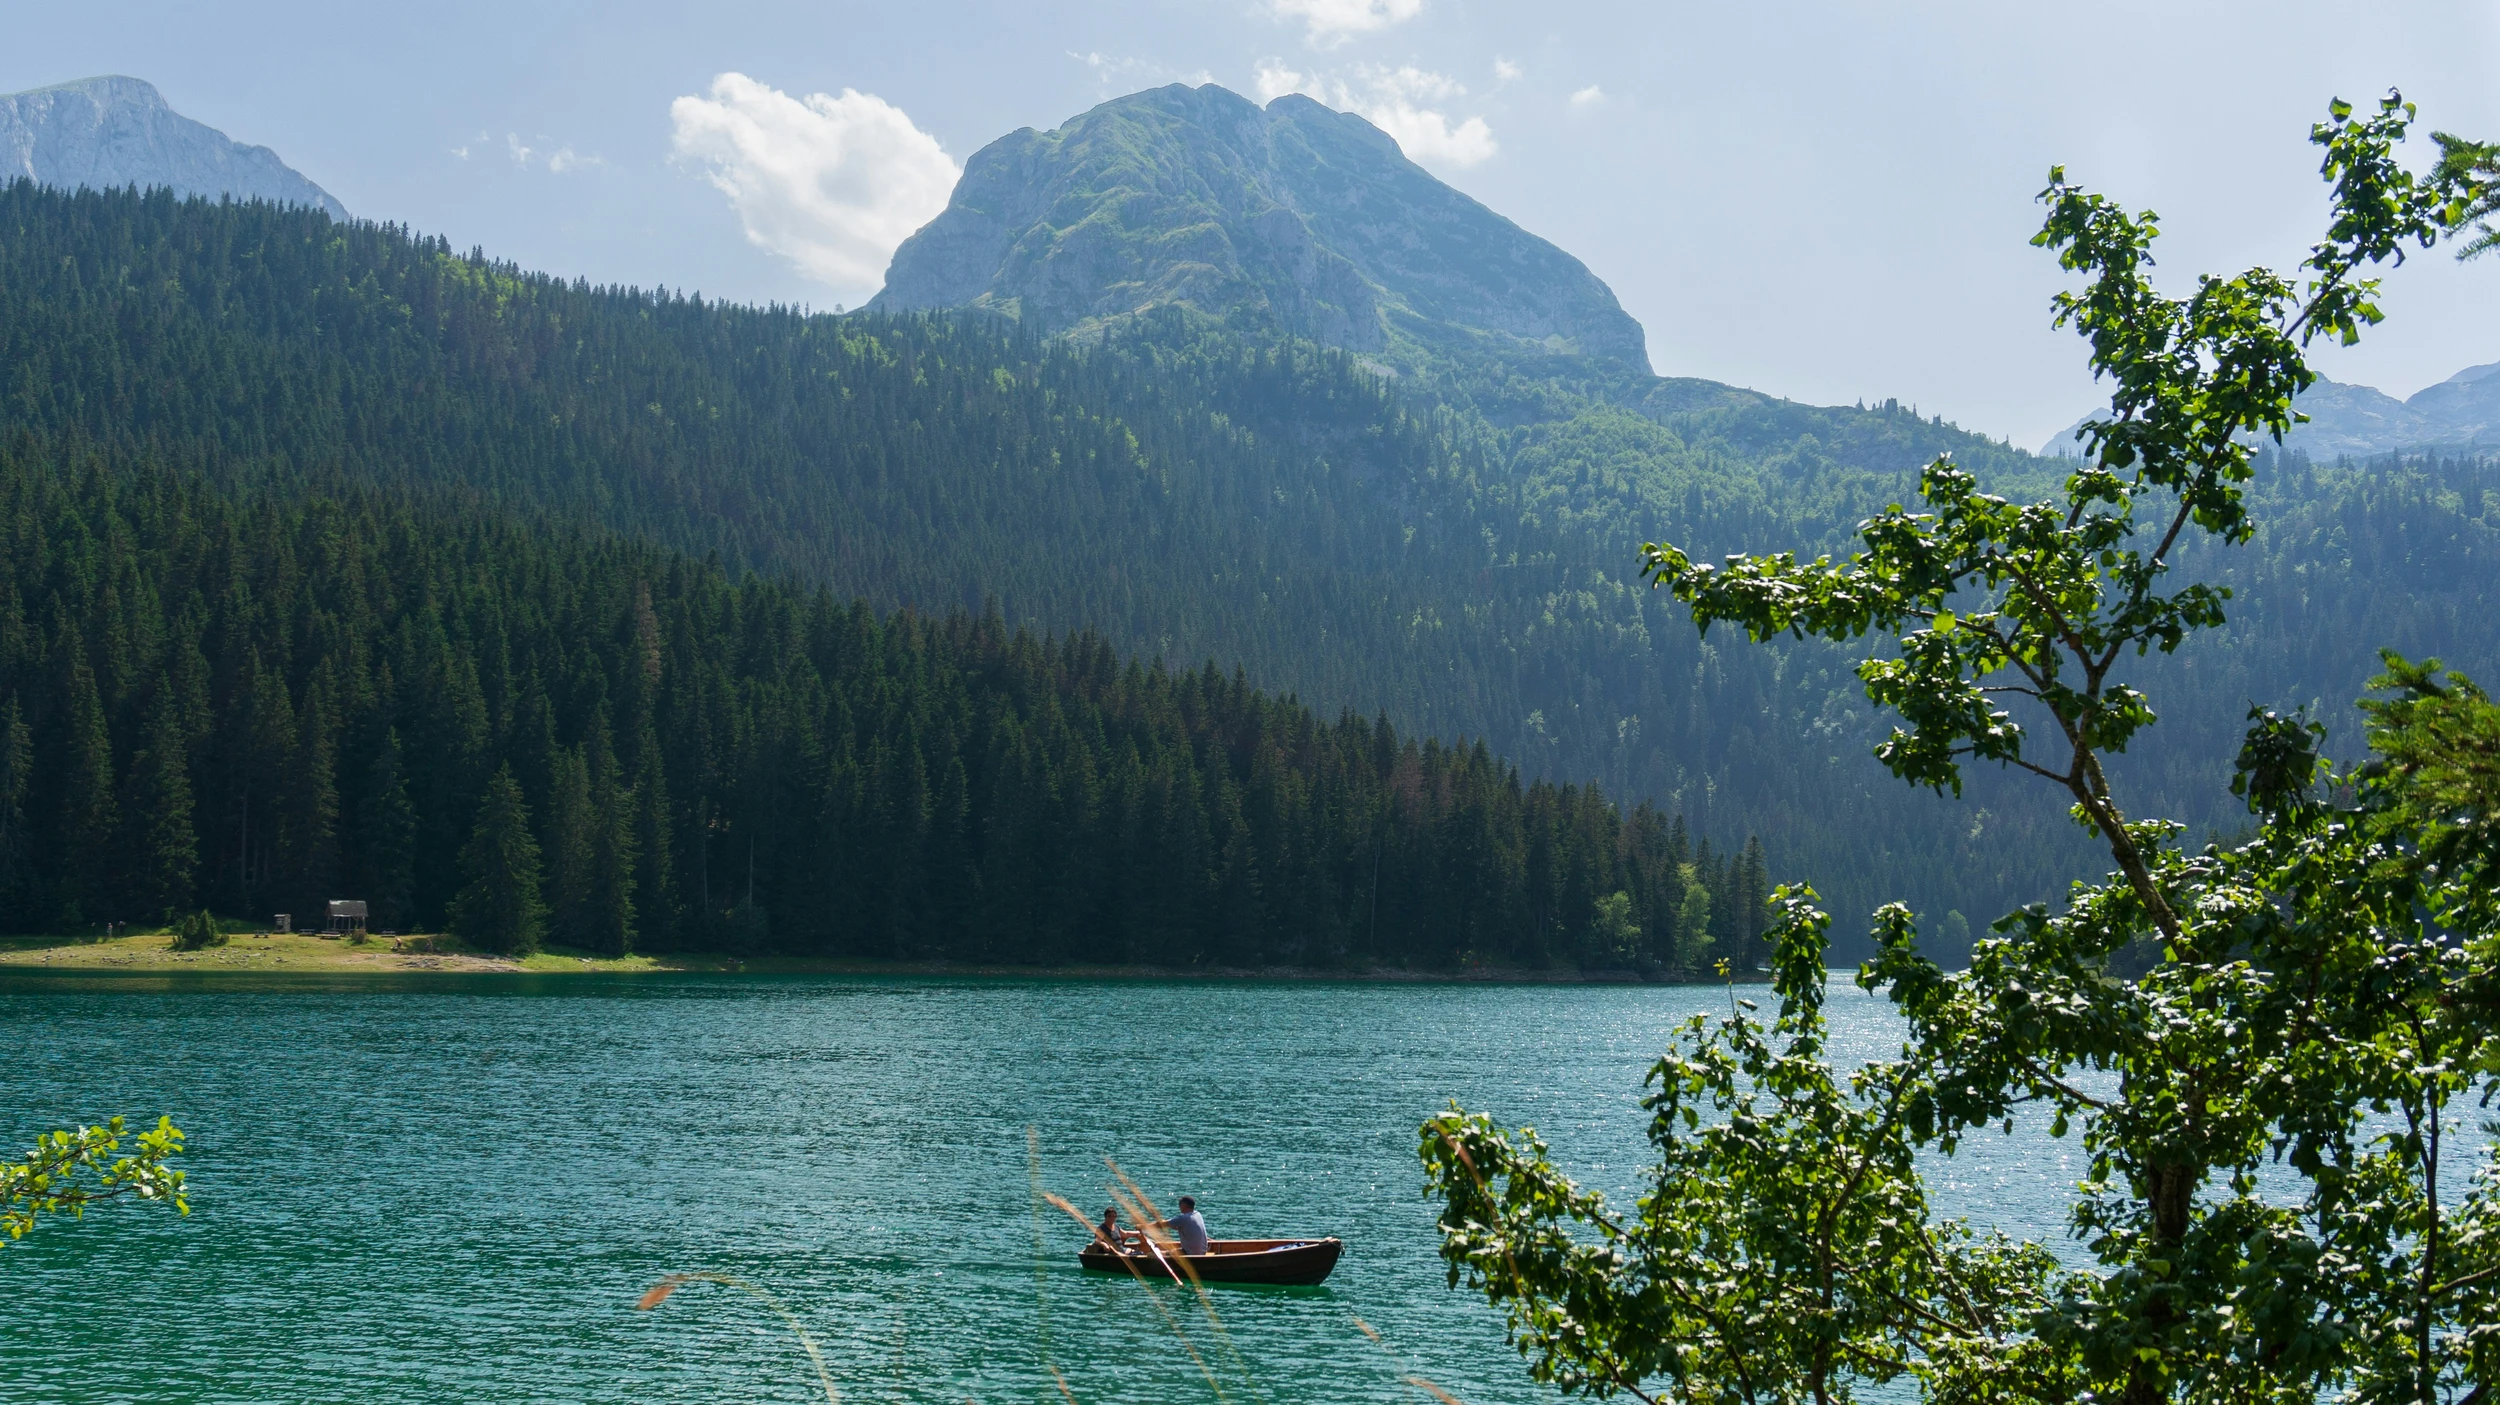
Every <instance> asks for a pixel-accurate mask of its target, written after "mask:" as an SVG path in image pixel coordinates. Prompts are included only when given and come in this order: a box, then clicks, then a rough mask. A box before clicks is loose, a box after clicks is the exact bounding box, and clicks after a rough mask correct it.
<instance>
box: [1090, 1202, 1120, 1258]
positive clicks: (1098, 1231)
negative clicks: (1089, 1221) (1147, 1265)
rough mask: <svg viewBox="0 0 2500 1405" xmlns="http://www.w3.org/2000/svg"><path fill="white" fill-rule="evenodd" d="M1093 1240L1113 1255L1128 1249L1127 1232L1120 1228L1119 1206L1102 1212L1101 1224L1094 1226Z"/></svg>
mask: <svg viewBox="0 0 2500 1405" xmlns="http://www.w3.org/2000/svg"><path fill="white" fill-rule="evenodd" d="M1094 1238H1095V1239H1097V1240H1099V1241H1101V1243H1102V1246H1103V1247H1104V1248H1106V1249H1109V1250H1110V1251H1111V1252H1113V1253H1115V1254H1117V1253H1121V1252H1123V1251H1125V1250H1126V1249H1127V1248H1128V1231H1127V1230H1124V1229H1122V1228H1120V1207H1119V1206H1117V1205H1114V1206H1112V1207H1111V1208H1109V1209H1107V1210H1105V1211H1103V1212H1102V1223H1101V1224H1098V1225H1096V1226H1094Z"/></svg>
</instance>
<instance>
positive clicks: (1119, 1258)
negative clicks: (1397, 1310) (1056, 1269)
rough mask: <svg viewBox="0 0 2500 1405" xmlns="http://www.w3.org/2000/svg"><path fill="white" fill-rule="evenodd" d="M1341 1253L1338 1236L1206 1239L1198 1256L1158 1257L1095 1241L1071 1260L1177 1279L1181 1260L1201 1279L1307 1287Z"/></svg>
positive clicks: (1103, 1269) (1341, 1242)
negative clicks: (1204, 1249)
mask: <svg viewBox="0 0 2500 1405" xmlns="http://www.w3.org/2000/svg"><path fill="white" fill-rule="evenodd" d="M1344 1252H1345V1241H1344V1240H1342V1239H1211V1240H1209V1241H1207V1252H1205V1253H1203V1254H1172V1253H1166V1254H1165V1255H1163V1256H1162V1257H1161V1258H1157V1257H1156V1256H1155V1255H1154V1254H1152V1253H1150V1252H1147V1251H1144V1250H1139V1251H1137V1252H1134V1253H1127V1254H1118V1253H1113V1252H1112V1251H1111V1249H1110V1247H1109V1246H1107V1245H1105V1244H1104V1243H1103V1242H1102V1241H1101V1240H1099V1239H1097V1240H1095V1241H1094V1242H1093V1243H1091V1244H1088V1245H1086V1246H1085V1248H1084V1250H1083V1251H1082V1252H1080V1253H1079V1254H1078V1255H1077V1256H1076V1258H1077V1262H1079V1263H1081V1264H1083V1265H1085V1267H1086V1268H1088V1269H1091V1270H1092V1271H1094V1272H1095V1273H1135V1274H1137V1275H1139V1276H1140V1277H1145V1278H1178V1277H1180V1276H1181V1270H1180V1269H1179V1268H1178V1267H1177V1265H1179V1264H1181V1263H1184V1262H1185V1263H1187V1264H1188V1266H1189V1269H1190V1271H1192V1272H1195V1273H1196V1274H1197V1275H1198V1279H1199V1281H1200V1282H1204V1283H1272V1284H1280V1285H1290V1286H1297V1287H1307V1286H1308V1285H1310V1284H1313V1283H1317V1282H1319V1281H1320V1280H1321V1279H1323V1278H1326V1277H1327V1276H1328V1271H1329V1270H1330V1269H1333V1268H1335V1267H1336V1266H1337V1256H1338V1255H1339V1254H1342V1253H1344Z"/></svg>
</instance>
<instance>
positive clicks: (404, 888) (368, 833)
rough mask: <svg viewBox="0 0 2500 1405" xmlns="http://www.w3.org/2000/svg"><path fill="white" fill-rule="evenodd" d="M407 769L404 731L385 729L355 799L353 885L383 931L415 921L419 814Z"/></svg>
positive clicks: (399, 927) (392, 728)
mask: <svg viewBox="0 0 2500 1405" xmlns="http://www.w3.org/2000/svg"><path fill="white" fill-rule="evenodd" d="M405 766H406V761H405V759H404V755H403V751H402V748H401V746H400V742H399V729H398V728H396V727H389V728H385V729H384V730H383V733H382V744H381V746H379V747H378V748H376V749H375V751H374V755H373V762H372V764H371V765H369V766H368V767H366V768H365V780H364V789H363V792H362V793H361V794H359V795H358V796H357V797H356V805H355V813H356V825H355V844H354V851H353V852H354V860H353V865H352V867H351V869H350V873H351V877H350V879H349V886H350V887H351V888H353V889H355V890H356V895H359V896H362V897H363V898H364V900H365V905H366V910H367V912H368V914H369V920H370V921H371V922H372V924H373V926H374V927H375V928H376V929H378V930H382V931H396V930H399V929H401V928H404V927H408V926H410V925H412V924H413V923H414V921H415V913H414V908H413V907H412V903H413V901H414V898H415V893H416V865H415V858H416V855H415V849H416V839H417V814H416V808H415V807H414V806H413V805H411V804H410V803H409V800H408V780H407V777H406V775H405V774H404V770H405Z"/></svg>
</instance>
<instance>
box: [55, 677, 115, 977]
mask: <svg viewBox="0 0 2500 1405" xmlns="http://www.w3.org/2000/svg"><path fill="white" fill-rule="evenodd" d="M72 647H73V649H75V650H76V651H77V652H75V653H74V654H73V656H72V661H71V663H70V667H69V670H68V678H67V680H66V682H67V687H66V689H65V691H66V692H67V694H68V696H67V699H66V706H64V707H63V708H62V709H61V718H60V722H59V724H58V725H59V736H58V739H57V741H56V742H55V744H54V748H53V749H54V754H55V755H57V756H59V757H60V758H61V768H60V770H59V772H58V773H57V774H58V776H59V780H58V783H57V788H56V790H55V791H54V802H55V803H54V805H53V814H54V816H55V820H54V823H55V825H57V828H55V829H54V830H53V856H52V863H51V872H52V874H53V881H54V883H55V884H56V885H57V886H56V887H55V888H54V892H53V911H54V920H55V921H57V922H59V923H60V924H61V925H62V926H64V927H73V928H74V927H84V926H86V925H88V924H89V923H93V922H102V921H106V920H108V919H111V918H115V917H118V916H120V915H121V914H119V913H117V912H114V911H111V910H109V909H108V906H107V903H108V901H109V897H110V892H111V880H110V876H109V870H108V867H107V866H108V865H109V864H110V862H111V858H112V852H113V837H114V831H115V829H116V828H117V827H118V826H117V824H116V822H115V820H116V807H115V805H114V804H113V741H112V737H111V736H110V735H109V734H108V733H107V732H106V731H105V727H104V705H103V702H102V700H101V699H99V698H98V697H97V696H96V686H95V674H94V672H93V671H92V670H90V669H89V668H88V667H87V661H86V659H85V657H84V650H83V649H82V648H79V646H77V644H76V643H75V639H74V637H73V643H72Z"/></svg>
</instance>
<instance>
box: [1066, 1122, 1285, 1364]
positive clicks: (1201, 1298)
mask: <svg viewBox="0 0 2500 1405" xmlns="http://www.w3.org/2000/svg"><path fill="white" fill-rule="evenodd" d="M1102 1164H1104V1165H1105V1166H1108V1167H1110V1168H1111V1174H1113V1175H1115V1176H1117V1177H1119V1178H1120V1184H1122V1185H1124V1186H1127V1187H1128V1189H1129V1193H1130V1194H1132V1195H1134V1196H1136V1197H1137V1199H1138V1202H1139V1203H1140V1204H1142V1205H1144V1206H1145V1207H1146V1209H1147V1210H1149V1211H1151V1212H1152V1213H1153V1216H1154V1218H1153V1219H1152V1220H1148V1221H1146V1223H1148V1224H1154V1223H1159V1222H1160V1221H1161V1220H1162V1219H1163V1211H1162V1210H1161V1209H1160V1208H1159V1207H1158V1206H1156V1204H1155V1203H1154V1201H1153V1200H1151V1199H1149V1198H1148V1197H1147V1195H1146V1192H1145V1189H1144V1188H1143V1187H1141V1186H1139V1185H1138V1184H1137V1182H1135V1181H1133V1180H1130V1179H1129V1175H1128V1172H1126V1171H1123V1170H1121V1169H1120V1163H1119V1162H1117V1161H1114V1160H1112V1159H1111V1158H1110V1157H1108V1156H1106V1157H1104V1158H1103V1159H1102ZM1159 1232H1161V1233H1162V1234H1163V1237H1164V1239H1165V1241H1166V1242H1167V1243H1172V1258H1173V1260H1174V1261H1175V1262H1176V1263H1178V1264H1179V1265H1180V1266H1181V1270H1182V1272H1184V1273H1186V1274H1188V1275H1189V1287H1190V1291H1192V1292H1194V1293H1196V1294H1197V1295H1198V1308H1199V1310H1200V1311H1202V1312H1204V1313H1205V1314H1206V1315H1207V1325H1208V1326H1210V1327H1212V1328H1214V1329H1215V1336H1216V1339H1217V1340H1218V1341H1221V1342H1222V1343H1223V1344H1224V1354H1225V1355H1227V1356H1229V1357H1231V1358H1232V1359H1233V1368H1234V1369H1235V1370H1238V1371H1240V1372H1241V1379H1242V1381H1243V1382H1244V1383H1245V1384H1247V1385H1248V1386H1249V1387H1250V1393H1251V1395H1252V1396H1254V1397H1256V1398H1258V1399H1261V1400H1264V1399H1266V1394H1265V1393H1264V1392H1263V1391H1261V1390H1260V1389H1259V1383H1258V1378H1257V1377H1255V1376H1253V1375H1251V1373H1250V1363H1249V1362H1247V1361H1245V1360H1243V1359H1242V1355H1241V1349H1240V1348H1239V1347H1236V1346H1234V1345H1233V1334H1232V1333H1231V1332H1228V1331H1226V1330H1225V1329H1224V1319H1222V1318H1221V1317H1218V1316H1216V1313H1215V1300H1214V1299H1213V1298H1211V1297H1209V1296H1207V1285H1206V1284H1205V1283H1203V1282H1201V1281H1199V1278H1198V1270H1197V1269H1196V1267H1194V1266H1193V1265H1191V1263H1190V1262H1189V1256H1188V1255H1186V1254H1183V1253H1181V1252H1180V1246H1179V1244H1178V1243H1176V1242H1172V1240H1171V1235H1170V1233H1169V1231H1159Z"/></svg>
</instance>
